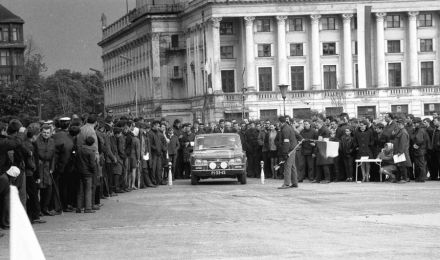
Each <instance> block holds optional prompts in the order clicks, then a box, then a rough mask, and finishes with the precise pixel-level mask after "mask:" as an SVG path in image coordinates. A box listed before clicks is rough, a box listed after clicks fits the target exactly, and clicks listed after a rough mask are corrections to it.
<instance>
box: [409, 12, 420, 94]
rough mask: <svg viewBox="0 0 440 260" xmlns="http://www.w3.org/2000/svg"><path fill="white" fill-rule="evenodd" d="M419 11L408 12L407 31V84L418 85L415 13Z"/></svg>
mask: <svg viewBox="0 0 440 260" xmlns="http://www.w3.org/2000/svg"><path fill="white" fill-rule="evenodd" d="M418 14H419V12H408V21H409V26H408V32H409V37H408V39H409V64H410V69H409V84H410V86H418V85H419V69H418V67H419V66H418V61H417V15H418Z"/></svg>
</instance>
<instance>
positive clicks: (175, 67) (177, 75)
mask: <svg viewBox="0 0 440 260" xmlns="http://www.w3.org/2000/svg"><path fill="white" fill-rule="evenodd" d="M173 76H174V78H179V77H180V73H179V66H174V67H173Z"/></svg>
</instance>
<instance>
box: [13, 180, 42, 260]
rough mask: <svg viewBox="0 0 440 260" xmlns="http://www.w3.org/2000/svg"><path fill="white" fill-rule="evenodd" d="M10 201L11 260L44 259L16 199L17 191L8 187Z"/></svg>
mask: <svg viewBox="0 0 440 260" xmlns="http://www.w3.org/2000/svg"><path fill="white" fill-rule="evenodd" d="M10 187H11V192H10V201H11V214H10V222H11V236H10V243H9V246H10V252H11V260H23V259H33V260H40V259H46V258H45V257H44V254H43V251H42V250H41V247H40V243H38V239H37V236H36V235H35V232H34V230H33V228H32V225H31V223H30V221H29V218H28V216H27V214H26V211H25V210H24V208H23V205H22V204H21V202H20V199H19V197H18V190H17V187H15V186H10Z"/></svg>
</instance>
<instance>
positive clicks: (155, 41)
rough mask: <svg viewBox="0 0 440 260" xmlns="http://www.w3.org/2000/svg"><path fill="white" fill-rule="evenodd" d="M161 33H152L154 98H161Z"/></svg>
mask: <svg viewBox="0 0 440 260" xmlns="http://www.w3.org/2000/svg"><path fill="white" fill-rule="evenodd" d="M159 38H160V34H159V33H152V34H151V59H152V69H153V73H152V74H153V75H152V76H153V77H152V78H153V86H152V88H153V99H155V100H159V99H160V98H161V89H160V42H159Z"/></svg>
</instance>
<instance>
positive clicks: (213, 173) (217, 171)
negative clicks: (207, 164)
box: [211, 170, 226, 176]
mask: <svg viewBox="0 0 440 260" xmlns="http://www.w3.org/2000/svg"><path fill="white" fill-rule="evenodd" d="M225 174H226V172H225V171H221V170H216V171H211V175H215V176H217V175H225Z"/></svg>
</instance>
